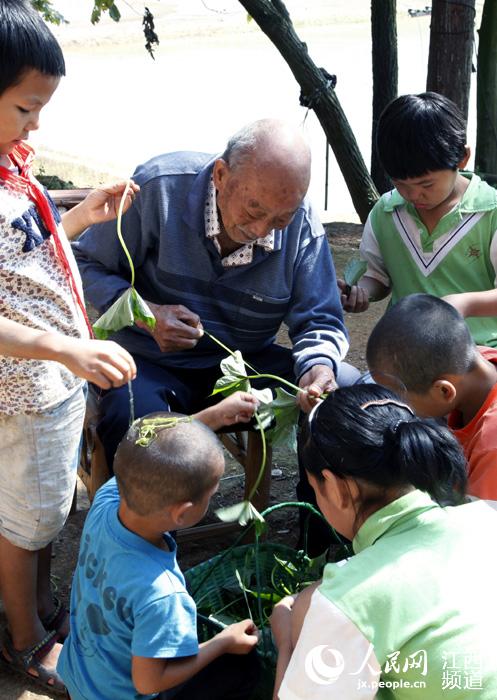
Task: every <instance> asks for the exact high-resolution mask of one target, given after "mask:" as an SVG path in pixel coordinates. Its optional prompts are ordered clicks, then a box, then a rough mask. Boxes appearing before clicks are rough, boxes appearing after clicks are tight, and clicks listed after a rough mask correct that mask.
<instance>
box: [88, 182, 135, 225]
mask: <svg viewBox="0 0 497 700" xmlns="http://www.w3.org/2000/svg"><path fill="white" fill-rule="evenodd" d="M127 184H128V180H125V181H123V182H116V183H113V184H112V185H102V187H99V188H97V189H95V190H92V191H91V192H90V193H89V194H88V195H87V197H86V199H85V200H84V201H83V202H82V203H81V204H82V206H84V207H85V208H86V214H87V216H88V224H87V225H88V226H91V225H92V224H101V223H103V222H104V221H112V219H115V218H116V216H117V212H118V211H119V204H120V202H121V197H122V196H123V193H124V190H125V189H126V185H127ZM129 184H130V187H129V191H128V194H127V195H126V199H125V201H124V206H123V212H125V211H126V210H127V209H129V207H130V206H131V204H132V203H133V200H134V198H135V195H136V194H137V193H138V192H139V191H140V188H139V186H138V185H137V184H135V183H134V182H133V180H129Z"/></svg>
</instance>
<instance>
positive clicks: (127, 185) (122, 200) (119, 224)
mask: <svg viewBox="0 0 497 700" xmlns="http://www.w3.org/2000/svg"><path fill="white" fill-rule="evenodd" d="M130 186H131V185H130V182H129V180H128V182H127V184H126V187H125V188H124V192H123V196H122V197H121V201H120V202H119V210H118V212H117V237H118V238H119V243H120V244H121V246H122V249H123V250H124V254H125V255H126V257H127V258H128V263H129V267H130V270H131V286H132V287H134V286H135V266H134V265H133V261H132V260H131V255H130V254H129V250H128V247H127V245H126V243H125V242H124V238H123V234H122V229H121V219H122V218H123V209H124V202H125V201H126V197H127V196H128V192H129V190H130Z"/></svg>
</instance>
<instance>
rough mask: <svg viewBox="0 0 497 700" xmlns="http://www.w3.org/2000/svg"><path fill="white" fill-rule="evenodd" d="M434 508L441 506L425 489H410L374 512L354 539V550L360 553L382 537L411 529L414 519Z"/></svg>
mask: <svg viewBox="0 0 497 700" xmlns="http://www.w3.org/2000/svg"><path fill="white" fill-rule="evenodd" d="M433 508H440V506H438V505H437V504H436V503H434V501H432V499H431V497H430V496H429V495H428V494H427V493H425V492H424V491H419V490H414V491H410V492H409V493H406V494H405V495H404V496H401V497H400V498H397V499H396V500H395V501H392V503H389V504H388V505H387V506H384V507H383V508H380V510H377V511H376V513H373V515H371V516H370V517H369V518H368V519H367V520H366V522H365V523H364V524H363V525H362V526H361V527H360V528H359V532H358V533H357V534H356V536H355V537H354V539H353V541H352V547H353V549H354V552H355V553H356V554H358V553H359V552H361V551H362V550H363V549H366V548H367V547H370V546H371V545H372V544H374V543H375V542H376V540H378V539H379V538H380V537H385V536H387V537H388V536H390V535H392V534H394V533H397V532H399V531H401V530H405V529H409V530H410V529H411V528H412V527H413V526H414V521H416V520H417V519H418V517H419V516H420V515H421V514H422V513H425V512H426V511H429V510H432V509H433Z"/></svg>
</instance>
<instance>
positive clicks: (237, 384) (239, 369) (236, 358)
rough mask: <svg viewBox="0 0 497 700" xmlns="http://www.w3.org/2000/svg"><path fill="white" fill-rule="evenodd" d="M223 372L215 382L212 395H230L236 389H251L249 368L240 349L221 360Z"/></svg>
mask: <svg viewBox="0 0 497 700" xmlns="http://www.w3.org/2000/svg"><path fill="white" fill-rule="evenodd" d="M221 372H222V373H223V374H222V376H221V377H219V379H218V380H217V382H216V383H215V385H214V391H213V392H212V395H214V394H219V393H221V394H222V395H223V396H229V395H230V394H234V393H235V391H250V382H249V380H248V379H247V370H246V369H245V363H244V361H243V357H242V353H241V352H240V351H239V350H235V352H234V353H233V354H232V355H228V357H225V358H224V360H221Z"/></svg>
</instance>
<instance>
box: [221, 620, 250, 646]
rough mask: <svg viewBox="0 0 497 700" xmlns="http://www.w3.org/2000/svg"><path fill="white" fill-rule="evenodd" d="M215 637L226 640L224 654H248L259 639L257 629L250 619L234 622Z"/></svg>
mask: <svg viewBox="0 0 497 700" xmlns="http://www.w3.org/2000/svg"><path fill="white" fill-rule="evenodd" d="M216 637H217V638H218V639H223V640H224V641H226V652H225V653H226V654H248V653H249V652H250V651H252V649H253V648H254V647H255V646H256V645H257V643H258V641H259V635H258V630H257V627H256V626H255V625H254V623H253V622H252V620H242V621H241V622H235V623H234V624H233V625H229V627H225V629H224V630H223V631H222V632H219V634H217V635H216Z"/></svg>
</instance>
